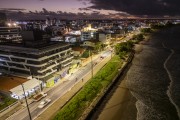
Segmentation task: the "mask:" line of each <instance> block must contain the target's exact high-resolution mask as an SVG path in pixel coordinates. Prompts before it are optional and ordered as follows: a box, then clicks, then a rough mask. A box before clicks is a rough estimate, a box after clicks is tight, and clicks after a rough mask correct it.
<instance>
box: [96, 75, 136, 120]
mask: <svg viewBox="0 0 180 120" xmlns="http://www.w3.org/2000/svg"><path fill="white" fill-rule="evenodd" d="M135 102H136V99H135V98H134V97H133V96H132V95H131V93H130V91H129V89H127V86H126V78H125V79H124V80H123V81H122V82H121V83H119V84H118V86H117V88H116V90H115V91H114V93H113V94H112V96H111V97H110V99H109V100H108V102H107V104H106V105H105V106H104V108H103V110H102V112H101V114H100V115H99V117H98V120H136V108H135Z"/></svg>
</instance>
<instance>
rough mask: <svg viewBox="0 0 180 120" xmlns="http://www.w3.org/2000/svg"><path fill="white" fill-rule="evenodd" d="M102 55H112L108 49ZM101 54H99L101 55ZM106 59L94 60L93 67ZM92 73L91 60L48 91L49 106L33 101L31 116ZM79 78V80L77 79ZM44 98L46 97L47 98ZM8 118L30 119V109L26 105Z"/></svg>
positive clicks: (36, 114)
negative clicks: (40, 106)
mask: <svg viewBox="0 0 180 120" xmlns="http://www.w3.org/2000/svg"><path fill="white" fill-rule="evenodd" d="M100 55H103V56H106V57H108V56H111V52H110V51H106V52H103V53H101V54H100ZM100 55H99V56H100ZM103 60H104V59H100V57H98V58H96V59H94V60H93V67H94V69H95V68H96V67H98V65H99V64H100V63H101V62H102V61H103ZM94 63H97V64H96V65H94ZM88 73H89V74H91V62H90V63H88V64H87V65H86V66H84V67H81V68H80V69H79V70H78V71H77V72H76V73H74V74H73V75H71V76H69V77H67V78H66V81H64V82H63V83H61V84H59V85H57V86H55V87H53V88H52V89H51V90H49V91H48V92H47V94H48V95H47V97H46V98H50V99H51V103H50V104H48V105H47V106H45V107H44V108H38V107H37V106H38V105H39V103H40V102H41V101H42V100H41V101H39V102H33V103H31V104H30V105H29V108H30V113H31V117H32V119H35V118H36V117H37V116H38V115H40V114H41V113H42V112H43V111H45V110H46V109H47V107H48V106H50V105H51V104H53V102H55V101H56V100H57V99H59V98H60V97H61V96H63V95H64V94H65V93H66V92H67V91H69V90H71V88H72V87H73V86H74V85H75V84H76V83H77V82H78V81H80V80H81V79H82V78H83V77H84V76H85V75H87V74H88ZM76 78H77V80H76ZM46 98H44V99H46ZM7 120H29V115H28V111H27V108H26V107H24V108H23V109H21V110H19V111H17V112H16V113H15V114H14V115H12V116H10V117H9V118H8V119H7Z"/></svg>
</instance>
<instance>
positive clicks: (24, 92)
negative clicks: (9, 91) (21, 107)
mask: <svg viewBox="0 0 180 120" xmlns="http://www.w3.org/2000/svg"><path fill="white" fill-rule="evenodd" d="M11 79H12V80H14V79H13V78H11ZM14 81H15V80H14ZM15 82H17V83H20V85H21V87H22V89H23V94H24V96H25V102H26V106H27V110H28V114H29V119H30V120H32V117H31V113H30V110H29V105H28V102H27V98H26V94H25V89H24V86H23V84H22V83H21V82H19V81H15Z"/></svg>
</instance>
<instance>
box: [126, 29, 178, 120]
mask: <svg viewBox="0 0 180 120" xmlns="http://www.w3.org/2000/svg"><path fill="white" fill-rule="evenodd" d="M141 47H142V49H143V50H142V51H141V52H137V53H136V54H135V57H134V59H133V61H132V66H131V68H130V70H129V71H128V73H127V86H128V88H129V90H130V91H131V94H132V95H133V96H134V97H135V98H136V99H137V102H136V108H137V120H179V119H180V26H175V27H170V28H166V29H162V30H160V31H158V32H155V33H153V34H152V35H151V36H150V38H149V41H147V42H144V43H142V46H141Z"/></svg>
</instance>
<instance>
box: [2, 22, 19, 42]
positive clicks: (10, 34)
mask: <svg viewBox="0 0 180 120" xmlns="http://www.w3.org/2000/svg"><path fill="white" fill-rule="evenodd" d="M9 25H10V24H9ZM20 32H21V30H20V27H16V26H13V27H11V26H9V27H0V43H7V42H10V43H12V42H21V41H22V37H21V35H20Z"/></svg>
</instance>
